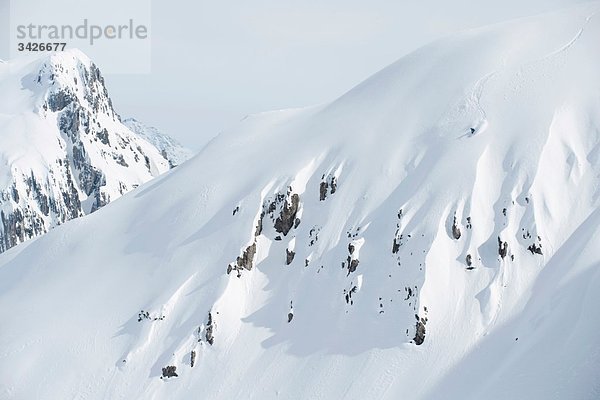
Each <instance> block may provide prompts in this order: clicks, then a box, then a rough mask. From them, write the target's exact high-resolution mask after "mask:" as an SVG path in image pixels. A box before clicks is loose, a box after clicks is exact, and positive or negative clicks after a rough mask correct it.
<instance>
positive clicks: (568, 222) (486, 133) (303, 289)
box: [0, 2, 600, 399]
mask: <svg viewBox="0 0 600 400" xmlns="http://www.w3.org/2000/svg"><path fill="white" fill-rule="evenodd" d="M599 11H600V3H598V2H594V3H589V4H586V5H585V6H581V7H578V8H575V9H571V10H566V11H562V12H559V13H554V14H549V15H544V16H540V17H535V18H528V19H524V20H519V21H515V22H511V23H507V24H502V25H498V26H494V27H490V28H486V29H481V30H477V31H471V32H466V33H463V34H460V35H457V36H454V37H451V38H448V39H445V40H443V41H439V42H436V43H434V44H432V45H429V46H427V47H425V48H423V49H421V50H419V51H417V52H415V53H413V54H411V55H409V56H407V57H405V58H403V59H401V60H399V61H398V62H397V63H395V64H393V65H391V66H390V67H388V68H386V69H385V70H383V71H381V72H379V73H378V74H376V75H374V76H373V77H372V78H370V79H369V80H367V81H365V82H364V83H362V84H361V85H359V86H358V87H356V88H354V89H352V90H351V91H349V92H348V93H347V94H345V95H344V96H342V97H341V98H339V99H337V100H335V101H333V102H332V103H330V104H326V105H323V106H319V107H312V108H308V109H301V110H287V111H275V112H271V113H265V114H260V115H256V116H250V117H248V118H246V119H245V120H244V121H242V122H241V123H240V124H239V126H238V127H236V128H235V129H233V130H232V131H230V132H227V133H225V134H223V135H220V136H219V137H217V138H216V139H214V140H213V141H212V142H211V143H210V144H209V145H208V146H207V147H206V148H205V149H204V150H203V151H202V152H201V153H200V154H199V155H198V156H196V157H195V158H193V159H192V160H190V161H189V162H187V163H184V164H183V165H181V166H180V167H179V168H177V169H175V170H173V171H171V172H170V173H168V174H165V175H163V176H161V177H159V178H157V179H156V180H154V181H152V182H151V183H149V184H147V185H145V186H144V187H143V188H141V189H140V190H138V191H136V192H133V193H130V194H127V195H125V196H124V197H123V198H122V199H120V200H119V201H116V202H113V203H111V204H109V205H108V206H106V207H104V208H103V209H102V210H101V211H100V212H97V213H94V214H92V215H89V216H87V217H85V218H81V219H78V220H76V221H73V222H71V223H69V224H65V225H63V226H62V227H60V228H59V229H55V230H53V231H51V232H50V233H49V234H47V235H45V236H43V237H41V238H39V239H37V240H35V241H31V242H29V243H26V244H25V245H22V246H18V247H16V248H14V249H11V250H10V251H8V252H6V253H4V254H3V255H1V256H0V320H1V321H2V322H3V325H2V329H1V330H0V397H1V398H6V399H33V398H35V399H63V398H80V399H189V398H202V399H232V398H240V399H275V398H278V399H304V398H306V399H334V398H344V399H365V398H367V399H398V398H407V399H439V398H445V399H454V398H456V399H458V398H460V399H464V398H466V399H567V398H568V399H594V398H598V397H600V372H599V371H600V350H599V349H600V337H599V336H598V334H597V332H598V329H600V316H599V315H598V313H597V311H596V307H597V304H599V303H600V268H599V267H600V250H599V249H598V243H599V241H600V228H599V226H600V207H599V201H600V199H599V197H600V74H599V73H598V71H600V50H599V47H598V42H597V39H598V37H600V15H599ZM192 360H193V361H192ZM192 364H193V366H192ZM168 366H172V367H175V368H176V369H175V373H176V374H177V377H170V378H167V377H161V375H163V374H166V375H168V374H169V372H172V369H165V370H163V368H166V367H168Z"/></svg>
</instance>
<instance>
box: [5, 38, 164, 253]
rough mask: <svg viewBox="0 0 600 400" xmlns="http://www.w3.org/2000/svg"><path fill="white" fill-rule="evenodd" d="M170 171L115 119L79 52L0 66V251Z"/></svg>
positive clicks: (92, 66)
mask: <svg viewBox="0 0 600 400" xmlns="http://www.w3.org/2000/svg"><path fill="white" fill-rule="evenodd" d="M168 169H169V162H168V161H167V160H166V159H165V158H164V157H163V156H162V155H161V153H160V151H159V150H157V149H156V148H155V147H154V146H153V145H151V144H149V143H148V142H147V141H146V140H144V139H143V138H141V137H139V136H137V135H136V134H134V133H133V132H132V131H131V130H130V129H128V128H127V127H126V126H125V125H123V123H122V122H121V121H120V117H119V115H118V114H117V113H116V112H115V110H114V109H113V105H112V102H111V99H110V97H109V95H108V91H107V89H106V86H105V84H104V79H103V78H102V75H101V74H100V70H99V69H98V67H97V66H96V65H95V64H94V63H92V62H91V61H90V60H89V59H88V58H87V57H86V56H85V55H83V54H82V53H81V52H79V51H76V50H72V51H68V52H64V53H57V54H54V55H52V56H49V57H45V58H43V59H41V60H40V59H34V60H31V59H27V58H25V59H21V60H15V61H11V62H9V63H6V64H2V65H0V217H1V224H0V252H2V251H5V250H6V249H8V248H10V247H12V246H14V245H16V244H18V243H21V242H23V241H25V240H27V239H30V238H33V237H35V236H38V235H40V234H42V233H45V232H47V231H48V229H50V228H52V227H54V226H56V225H60V224H62V223H64V222H66V221H68V220H71V219H73V218H77V217H80V216H82V215H85V214H88V213H91V212H94V211H95V210H97V209H98V208H100V207H102V206H104V205H106V204H107V203H109V202H110V201H111V200H114V199H116V198H117V197H119V196H121V195H123V194H124V193H126V192H127V191H129V190H131V189H133V188H135V187H137V186H138V185H140V184H142V183H144V182H147V181H148V180H150V179H152V178H154V177H156V176H158V175H160V174H161V173H163V172H165V171H167V170H168Z"/></svg>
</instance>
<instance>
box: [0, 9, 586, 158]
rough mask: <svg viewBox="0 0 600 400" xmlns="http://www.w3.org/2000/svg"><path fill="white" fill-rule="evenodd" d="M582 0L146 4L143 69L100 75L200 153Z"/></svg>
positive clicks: (0, 47) (135, 112)
mask: <svg viewBox="0 0 600 400" xmlns="http://www.w3.org/2000/svg"><path fill="white" fill-rule="evenodd" d="M584 1H585V0H505V1H502V2H500V1H498V0H454V1H448V0H420V1H415V0H413V1H404V0H396V1H392V0H370V1H364V0H362V1H359V0H329V1H323V0H319V1H317V0H303V1H298V0H295V1H290V0H253V1H241V0H236V1H227V0H225V1H205V0H169V1H163V0H152V2H151V3H152V4H151V7H152V8H151V12H152V25H151V35H152V42H151V44H152V65H151V67H152V72H151V73H150V74H144V75H140V74H138V75H107V76H105V77H106V82H107V84H108V88H109V91H110V94H111V97H112V98H113V102H114V104H115V107H116V109H117V111H118V112H119V113H120V114H121V115H122V116H133V117H136V118H138V119H140V120H142V121H144V122H146V123H147V124H150V125H154V126H156V127H158V128H159V129H161V130H163V131H164V132H165V133H168V134H170V135H171V136H173V137H175V138H177V139H179V140H180V141H181V142H182V143H183V144H185V145H187V146H188V147H190V148H192V149H195V150H198V149H199V148H200V147H201V146H202V145H203V144H204V143H206V141H207V140H208V139H210V138H211V137H213V136H215V135H216V134H218V133H219V132H220V131H222V130H223V129H225V128H227V127H228V126H230V125H232V124H233V123H235V122H236V121H237V120H239V119H241V118H242V117H243V116H245V115H247V114H251V113H256V112H261V111H268V110H273V109H283V108H290V107H301V106H308V105H313V104H319V103H323V102H327V101H330V100H333V99H335V98H336V97H337V96H339V95H341V94H343V93H344V92H346V91H347V90H349V89H351V88H352V87H353V86H355V85H356V84H358V83H360V82H361V81H362V80H364V79H365V78H367V77H369V76H370V75H372V74H373V73H375V72H377V71H378V70H380V69H382V68H384V67H385V66H386V65H388V64H390V63H392V62H394V61H395V60H397V59H398V58H400V57H401V56H403V55H405V54H407V53H409V52H411V51H412V50H414V49H416V48H418V47H420V46H422V45H424V44H426V43H428V42H430V41H432V40H434V39H437V38H440V37H443V36H446V35H448V34H451V33H452V32H456V31H460V30H464V29H469V28H474V27H479V26H483V25H488V24H491V23H495V22H500V21H503V20H508V19H512V18H517V17H521V16H527V15H531V14H537V13H541V12H545V11H550V10H554V9H557V8H561V7H564V6H569V5H573V4H576V3H582V2H584ZM7 4H8V0H0V26H1V27H5V26H7V25H8V23H7V20H8V11H7V10H8V7H7ZM3 35H6V33H5V32H2V33H0V39H4V40H0V58H8V56H7V54H8V52H7V47H8V44H7V40H6V37H5V36H3ZM99 66H100V68H101V69H102V65H99Z"/></svg>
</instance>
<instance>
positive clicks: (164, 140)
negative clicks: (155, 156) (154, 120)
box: [123, 118, 193, 167]
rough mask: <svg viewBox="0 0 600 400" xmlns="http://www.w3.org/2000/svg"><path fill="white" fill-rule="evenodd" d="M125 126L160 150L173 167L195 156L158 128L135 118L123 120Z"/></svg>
mask: <svg viewBox="0 0 600 400" xmlns="http://www.w3.org/2000/svg"><path fill="white" fill-rule="evenodd" d="M123 125H125V126H126V127H128V128H129V129H130V130H131V131H132V132H134V133H135V134H136V135H138V136H139V137H141V138H143V139H145V140H146V141H147V142H148V143H151V144H152V145H153V146H154V147H156V148H157V149H159V150H160V152H161V154H162V156H163V157H164V158H166V159H167V160H169V163H170V165H171V166H172V167H176V166H178V165H179V164H181V163H183V162H185V161H187V160H189V159H190V158H191V157H192V155H193V152H192V151H191V150H189V149H186V148H185V147H183V146H182V145H181V143H179V142H178V141H177V140H175V139H173V138H172V137H170V136H169V135H166V134H164V133H162V132H161V131H160V130H158V129H157V128H155V127H153V126H148V125H146V124H144V123H143V122H141V121H138V120H137V119H135V118H125V119H124V120H123Z"/></svg>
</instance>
